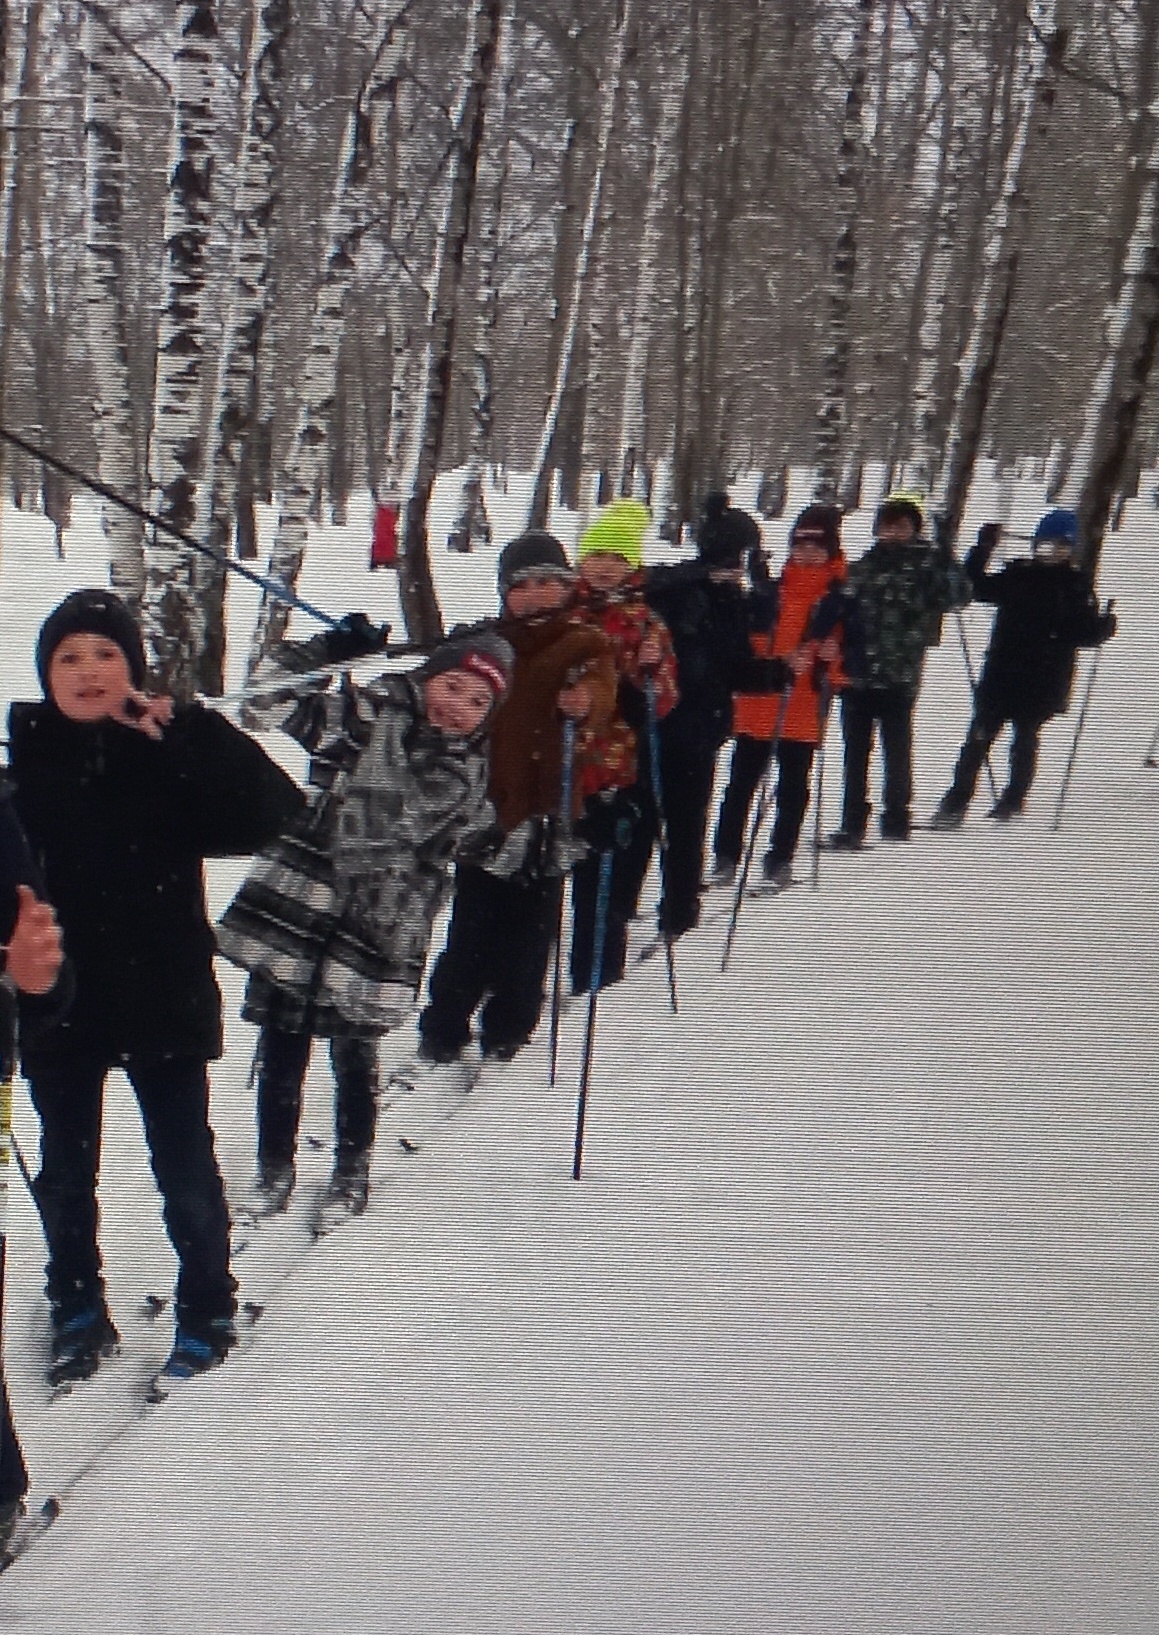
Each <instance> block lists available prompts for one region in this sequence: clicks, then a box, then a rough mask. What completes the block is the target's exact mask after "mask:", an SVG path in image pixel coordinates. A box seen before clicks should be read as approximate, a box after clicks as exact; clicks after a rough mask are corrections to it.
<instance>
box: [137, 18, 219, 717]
mask: <svg viewBox="0 0 1159 1635" xmlns="http://www.w3.org/2000/svg"><path fill="white" fill-rule="evenodd" d="M219 62H220V40H219V36H218V30H217V17H216V12H215V7H214V5H213V4H212V0H184V3H181V4H179V5H178V7H177V33H176V43H175V46H174V51H173V97H174V118H173V147H172V152H171V157H170V166H169V193H168V199H167V203H166V210H165V228H164V236H165V262H164V277H163V290H164V295H163V300H164V307H163V309H162V312H161V322H160V325H159V329H158V336H157V369H156V378H155V384H154V398H153V435H152V438H151V441H150V451H149V482H150V489H151V492H152V494H153V506H154V510H155V511H156V512H157V514H158V516H160V517H162V518H163V519H164V520H165V521H166V522H168V523H171V524H172V525H173V527H175V528H179V529H181V530H182V531H183V532H189V531H191V530H192V528H193V525H194V522H195V520H196V514H197V513H196V491H197V482H198V479H199V477H200V475H201V463H202V446H201V418H202V407H203V390H204V358H205V319H204V301H205V289H206V279H207V274H208V255H207V252H208V247H209V236H210V231H211V227H212V220H211V213H212V188H213V174H214V169H215V164H216V160H217V152H216V147H217V131H216V121H215V119H214V109H213V104H214V94H215V89H216V79H217V73H218V68H219ZM192 554H193V553H192V552H191V551H190V550H189V548H188V547H187V546H184V545H182V544H181V543H180V541H178V540H175V539H173V538H172V537H171V536H170V535H168V534H165V533H163V532H161V530H159V529H158V530H155V531H154V534H153V537H152V538H150V539H149V540H147V542H146V546H145V595H144V601H143V606H142V615H143V621H142V622H143V625H144V631H145V637H146V641H147V644H148V646H149V648H150V649H151V651H152V655H153V670H154V677H155V680H156V681H157V683H158V684H159V685H160V686H161V688H162V689H163V690H165V691H166V692H171V693H173V694H174V695H175V696H177V697H184V696H187V695H188V694H189V693H190V692H191V691H192V687H193V662H194V656H195V655H196V653H197V652H198V650H199V648H200V645H201V641H202V639H203V638H202V630H203V617H202V613H201V609H200V608H199V606H198V603H197V600H196V597H195V594H194V578H193V563H192Z"/></svg>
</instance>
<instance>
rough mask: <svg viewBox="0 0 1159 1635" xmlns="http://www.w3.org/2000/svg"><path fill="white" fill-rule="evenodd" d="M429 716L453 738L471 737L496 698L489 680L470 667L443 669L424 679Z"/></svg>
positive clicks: (433, 724)
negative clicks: (441, 671)
mask: <svg viewBox="0 0 1159 1635" xmlns="http://www.w3.org/2000/svg"><path fill="white" fill-rule="evenodd" d="M423 699H424V702H425V704H426V710H427V720H428V721H429V722H430V724H431V726H432V727H437V728H438V730H439V731H440V732H445V733H448V734H449V735H450V736H451V737H452V738H469V737H470V736H471V734H472V733H473V732H477V731H478V729H479V728H480V727H481V726H482V725H483V722H484V721H485V720H486V719H487V713H488V711H489V710H490V708H491V706H492V704H493V703H494V702H495V694H494V693H493V692H492V691H491V686H490V683H488V682H486V681H484V680H483V678H482V676H475V675H472V674H471V672H470V670H444V671H443V673H442V674H441V675H437V676H430V677H429V678H428V679H427V680H426V681H425V682H424V683H423Z"/></svg>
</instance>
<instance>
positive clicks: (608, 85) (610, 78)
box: [526, 0, 637, 528]
mask: <svg viewBox="0 0 1159 1635" xmlns="http://www.w3.org/2000/svg"><path fill="white" fill-rule="evenodd" d="M636 3H637V0H625V4H624V11H623V15H622V17H621V19H620V23H619V26H618V27H617V29H616V32H615V36H614V38H613V43H612V51H611V59H610V62H609V64H608V74H607V79H606V80H605V81H604V84H603V92H602V97H601V103H600V126H599V136H598V138H597V143H596V163H595V171H594V173H593V176H592V182H591V188H590V190H589V193H588V204H587V210H586V212H585V215H584V223H583V231H582V234H581V237H580V247H579V254H578V255H577V257H576V265H575V276H574V278H573V280H572V288H571V294H570V297H569V299H568V305H567V319H566V322H565V324H564V327H563V332H562V344H561V346H560V350H559V360H558V363H557V365H556V371H555V381H554V384H553V386H552V390H551V396H550V398H549V400H548V404H547V410H546V412H545V414H544V417H543V429H542V431H541V433H540V437H539V445H538V447H537V449H536V451H535V456H534V458H533V460H532V468H531V470H532V492H531V501H530V503H529V505H528V509H527V517H526V526H527V527H528V528H533V527H543V526H545V524H546V521H547V513H548V504H549V498H550V488H551V472H552V452H553V449H554V446H555V442H556V436H557V432H558V428H559V416H560V408H561V405H562V403H563V397H564V393H565V391H566V390H567V387H568V382H569V378H570V375H571V368H572V361H573V357H574V353H575V346H576V338H577V336H578V334H579V332H580V326H581V323H582V321H583V317H584V312H585V304H586V300H587V296H588V271H589V268H590V266H591V261H592V254H593V249H594V246H595V242H596V235H597V232H598V229H599V223H600V206H601V202H602V199H603V191H604V179H605V176H606V173H607V168H608V152H609V149H610V146H611V140H612V132H613V130H614V128H615V124H616V119H617V117H618V114H619V110H620V98H621V87H622V84H623V77H624V55H625V52H626V49H627V44H628V38H629V35H630V34H631V32H632V31H633V30H634V28H635V22H636Z"/></svg>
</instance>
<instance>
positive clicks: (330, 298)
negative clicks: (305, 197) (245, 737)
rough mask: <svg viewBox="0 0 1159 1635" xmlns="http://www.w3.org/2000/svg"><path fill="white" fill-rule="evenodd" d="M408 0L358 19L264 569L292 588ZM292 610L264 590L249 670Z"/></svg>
mask: <svg viewBox="0 0 1159 1635" xmlns="http://www.w3.org/2000/svg"><path fill="white" fill-rule="evenodd" d="M408 5H409V0H402V3H401V4H398V3H395V4H394V5H393V6H392V7H391V8H390V15H389V19H388V21H387V22H386V26H385V28H383V27H378V26H376V25H377V24H378V22H379V18H380V17H381V16H382V11H383V9H384V8H374V9H373V10H372V14H371V16H370V18H369V20H368V21H367V20H366V19H365V17H364V20H363V28H364V30H366V31H367V32H368V33H370V38H371V39H373V38H374V35H375V34H377V35H378V36H379V41H378V45H377V48H376V49H375V51H374V56H373V59H372V62H371V65H370V68H369V69H368V71H367V73H366V74H365V76H364V77H363V80H362V83H361V85H360V86H359V88H358V93H357V95H356V96H355V98H354V103H353V106H352V108H351V110H350V114H349V116H348V118H347V121H346V130H345V133H344V137H343V144H342V154H341V159H340V162H339V166H338V175H337V179H336V182H335V187H334V193H333V197H332V200H331V204H330V210H329V214H328V217H327V223H326V245H327V247H326V252H325V257H324V260H323V263H322V270H321V276H320V278H319V284H318V290H317V293H316V295H315V298H314V312H313V318H312V322H311V327H310V344H309V347H308V350H307V353H306V358H305V360H304V370H303V380H302V390H301V401H300V407H299V410H298V422H297V426H296V428H295V432H294V437H293V442H292V444H291V447H290V450H289V453H288V455H287V458H286V464H285V470H284V473H283V477H282V491H281V508H280V511H279V515H278V526H277V531H276V533H275V536H274V544H273V549H272V551H271V553H270V561H269V567H268V569H267V577H269V578H270V579H272V580H274V581H275V582H276V583H277V584H279V585H281V586H282V587H283V589H284V590H285V591H287V592H288V593H291V594H292V593H293V591H294V587H295V586H296V585H297V582H298V576H299V574H300V573H301V571H302V562H303V559H304V557H305V554H306V541H307V536H308V525H309V515H310V507H311V505H312V504H313V501H314V495H315V492H316V490H317V488H318V484H319V482H320V481H321V478H322V473H323V469H324V466H325V460H326V449H327V442H328V433H329V422H330V416H331V413H332V411H333V406H334V393H335V388H336V385H337V379H338V353H339V348H340V346H341V343H342V331H343V327H344V323H345V312H346V297H347V294H348V292H349V290H350V287H351V284H352V282H353V279H354V272H355V268H356V264H357V255H358V247H359V243H360V240H361V238H362V233H363V221H364V219H365V218H366V217H367V216H369V214H370V206H369V200H368V195H369V193H370V190H371V184H372V182H373V179H374V165H373V159H374V152H375V146H376V143H377V139H378V132H379V126H380V122H381V120H382V119H383V117H384V107H385V104H384V97H385V95H386V92H387V90H388V88H389V85H390V83H391V82H392V81H393V79H394V77H395V74H396V72H397V69H398V64H399V61H400V59H401V56H402V49H401V46H400V44H399V40H398V38H397V31H396V26H395V25H396V24H397V23H398V21H399V20H400V19H401V18H402V16H403V13H404V12H405V11H406V10H407V7H408ZM360 16H363V14H361V13H360ZM371 30H373V32H372V33H371V32H370V31H371ZM289 618H290V607H289V605H288V603H287V602H285V601H283V600H280V599H275V598H274V597H273V596H271V595H270V593H269V592H268V591H265V592H263V593H262V599H261V603H260V605H259V607H258V616H257V623H256V625H255V628H254V634H253V639H252V642H251V645H250V652H249V656H248V659H247V675H253V673H254V671H255V669H256V668H257V666H258V665H259V664H260V663H261V662H262V660H263V659H264V658H265V657H266V655H267V654H268V653H269V652H270V650H271V649H272V648H273V647H274V646H275V645H276V643H277V642H279V641H280V640H281V639H282V636H283V635H284V634H285V630H286V626H287V624H288V623H289Z"/></svg>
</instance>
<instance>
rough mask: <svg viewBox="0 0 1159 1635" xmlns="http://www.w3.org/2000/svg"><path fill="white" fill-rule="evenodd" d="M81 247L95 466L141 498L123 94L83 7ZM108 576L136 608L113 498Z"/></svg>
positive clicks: (124, 527)
mask: <svg viewBox="0 0 1159 1635" xmlns="http://www.w3.org/2000/svg"><path fill="white" fill-rule="evenodd" d="M82 49H83V52H84V62H85V115H84V119H85V180H86V188H85V193H86V211H85V247H84V271H85V280H84V296H85V315H86V319H87V324H88V340H89V356H90V359H91V367H92V371H93V384H94V387H95V390H96V396H95V401H94V403H93V431H94V434H95V438H96V446H97V471H98V474H99V476H100V479H101V481H102V482H103V483H104V484H106V486H107V487H109V488H112V489H115V490H116V492H117V493H118V494H124V495H126V496H127V497H128V498H129V499H131V500H133V501H134V502H136V503H138V504H139V503H140V499H141V472H140V470H139V467H138V463H137V453H136V451H137V449H139V448H140V447H141V446H142V442H143V438H142V435H141V430H140V428H139V427H138V426H137V424H136V415H135V407H134V402H133V390H132V385H131V383H130V379H129V340H128V332H127V327H126V317H125V283H126V279H125V237H124V202H125V154H124V142H123V140H122V136H121V123H120V103H121V99H122V96H123V94H124V87H123V82H122V79H121V71H120V64H119V60H118V50H119V48H118V47H117V44H116V42H115V41H114V39H113V37H112V36H111V35H110V34H109V33H108V31H107V30H106V29H105V28H103V27H102V26H101V25H100V23H99V22H98V20H97V18H96V16H95V14H94V13H93V12H92V11H91V10H87V11H86V12H85V14H84V35H83V44H82ZM101 526H102V528H103V530H104V533H105V537H106V539H107V540H108V547H109V583H110V584H111V585H112V588H113V589H114V590H115V591H116V592H117V594H118V595H119V596H121V597H123V598H124V599H125V601H127V602H128V603H129V605H130V607H132V608H134V609H137V608H139V606H140V603H141V599H142V597H143V595H144V592H145V536H144V530H143V527H142V524H141V522H140V519H139V518H137V517H135V516H133V515H132V513H131V512H129V511H126V510H125V509H124V508H123V507H122V506H119V505H107V504H105V505H104V506H103V510H102V515H101Z"/></svg>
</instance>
